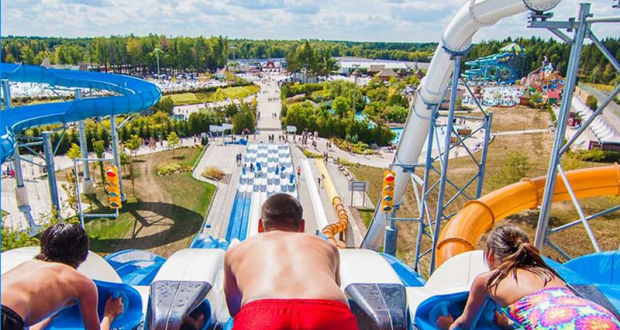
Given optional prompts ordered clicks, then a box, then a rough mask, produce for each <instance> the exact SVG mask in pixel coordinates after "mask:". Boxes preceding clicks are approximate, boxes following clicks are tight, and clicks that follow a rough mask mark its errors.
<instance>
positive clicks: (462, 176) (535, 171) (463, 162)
mask: <svg viewBox="0 0 620 330" xmlns="http://www.w3.org/2000/svg"><path fill="white" fill-rule="evenodd" d="M494 112H495V114H494V123H493V131H494V132H498V131H514V130H517V129H524V128H523V125H524V124H525V125H526V127H525V129H534V128H545V127H547V122H549V120H550V119H549V115H548V114H547V113H546V112H540V110H535V109H527V108H519V109H494ZM519 126H520V127H519ZM552 140H553V138H552V136H551V134H550V133H544V134H543V133H538V134H524V135H504V136H497V137H496V138H495V139H494V141H493V142H492V143H491V145H490V146H489V156H488V160H487V167H486V177H485V178H486V179H485V182H484V186H483V195H484V194H487V193H489V192H491V191H494V190H496V189H498V188H500V186H497V185H496V184H495V183H494V180H493V179H494V177H496V176H497V175H498V173H499V171H500V170H501V169H502V167H503V166H504V164H505V163H506V160H507V158H508V155H509V154H510V153H511V152H514V151H518V150H521V151H523V152H524V153H526V155H527V156H528V159H529V163H530V170H529V171H528V173H527V176H528V177H538V176H542V175H545V173H546V172H547V166H548V161H549V155H550V151H551V145H552ZM567 162H570V168H572V169H574V168H582V167H592V166H602V165H605V164H593V163H585V162H581V161H578V160H575V159H569V160H567ZM436 165H437V166H439V165H438V164H436ZM350 170H351V171H352V172H353V173H354V174H355V176H356V178H357V179H358V180H361V181H365V180H368V181H370V191H369V195H370V197H371V198H372V200H373V201H377V200H379V196H380V193H381V173H382V171H383V169H380V168H373V167H352V168H350ZM474 172H475V170H474V166H473V163H472V161H471V160H468V158H466V157H461V158H458V159H453V160H450V163H449V178H450V179H451V180H453V181H454V182H456V183H458V184H460V185H462V184H464V183H466V182H467V180H468V179H469V178H470V177H471V176H472V175H473V174H474ZM436 179H437V176H436V175H435V176H432V180H436ZM448 191H449V192H452V193H454V192H455V190H450V189H448ZM468 192H469V193H470V194H471V195H473V194H475V187H472V188H471V189H469V190H468ZM433 197H434V198H436V195H433ZM619 201H620V199H618V198H615V197H595V198H589V199H584V200H582V201H581V202H582V206H583V208H584V211H585V212H586V214H587V215H590V214H594V213H596V212H598V211H602V210H604V209H607V208H609V207H611V206H614V205H617V204H618V202H619ZM465 202H466V200H465V199H464V198H460V199H457V201H456V202H455V203H454V205H453V206H452V207H451V208H450V209H449V212H448V213H450V212H456V211H458V210H459V209H460V208H461V207H462V205H463V204H464V203H465ZM414 204H415V203H414V197H413V188H412V187H411V186H409V187H408V189H407V191H406V198H405V202H404V205H402V206H401V209H400V211H399V217H400V216H403V217H413V216H417V211H416V209H415V207H416V206H415V205H414ZM538 213H539V211H538V210H531V211H525V212H521V213H519V214H516V215H513V216H511V217H508V218H507V219H506V221H507V222H509V223H514V224H517V225H519V226H521V227H522V228H524V230H526V231H527V232H528V233H529V234H530V235H531V237H532V239H533V237H534V233H535V227H536V223H537V220H538ZM360 215H361V217H362V220H363V221H364V222H365V223H366V222H368V221H369V220H370V218H371V217H372V212H370V211H363V212H360ZM575 219H577V213H576V211H575V209H574V207H573V206H572V203H570V202H559V203H555V204H554V206H553V208H552V213H551V220H550V222H551V224H552V227H555V226H558V225H561V224H564V223H567V222H570V221H572V220H575ZM619 219H620V217H619V216H618V215H615V214H611V215H608V216H606V217H602V218H598V219H597V220H593V221H592V222H591V225H592V228H593V230H594V231H595V233H596V236H597V238H598V241H599V244H600V246H601V248H602V249H605V250H613V249H617V248H618V243H619V242H618V239H619V234H618V233H620V222H619V221H618V220H619ZM398 227H399V230H400V234H399V242H398V256H399V257H400V258H402V259H403V260H406V261H407V262H408V263H410V264H411V263H412V262H413V256H414V248H415V237H416V234H417V225H414V224H413V223H406V222H400V223H398ZM552 238H553V240H554V242H556V243H557V244H558V245H560V246H561V247H562V248H565V250H566V251H567V252H568V253H569V254H571V255H573V256H577V255H581V254H585V253H591V252H594V249H593V248H592V245H591V244H590V242H589V240H588V238H587V236H586V234H585V230H584V228H583V226H581V225H579V226H575V227H573V228H571V229H569V230H566V231H564V232H561V233H559V234H555V235H554V236H552ZM482 242H484V238H483V239H482V240H481V243H482ZM424 245H425V247H429V246H430V240H426V241H424ZM481 246H482V245H480V247H481ZM544 253H545V254H547V255H549V256H550V257H552V258H558V257H559V255H558V254H557V253H556V252H555V251H553V250H551V249H550V248H545V250H544ZM424 263H426V264H428V260H424V259H423V264H424Z"/></svg>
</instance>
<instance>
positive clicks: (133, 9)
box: [1, 0, 620, 42]
mask: <svg viewBox="0 0 620 330" xmlns="http://www.w3.org/2000/svg"><path fill="white" fill-rule="evenodd" d="M515 1H520V0H515ZM578 1H579V0H564V1H563V2H562V3H561V4H560V5H559V6H558V7H557V8H556V9H555V10H554V13H555V17H554V19H566V18H568V17H571V16H575V14H576V13H577V10H578ZM468 2H469V0H324V1H317V0H182V1H181V0H139V1H127V0H11V1H2V2H1V15H2V17H1V18H2V19H1V30H2V35H37V36H64V37H79V36H102V35H103V36H109V35H112V34H122V35H125V34H130V33H133V34H136V35H146V34H149V33H158V34H165V35H173V36H176V35H186V36H198V35H205V36H208V35H220V34H221V35H226V36H229V37H231V38H253V39H262V38H271V39H299V38H317V39H338V40H358V41H414V42H415V41H417V42H432V41H438V40H439V38H440V36H441V33H442V32H443V30H444V28H445V26H446V25H447V24H448V23H449V22H450V19H451V18H452V17H453V16H454V14H455V13H456V11H457V10H458V9H459V8H460V7H461V6H462V5H464V4H466V3H468ZM610 9H611V0H592V11H593V12H594V13H595V15H597V16H606V15H611V14H612V13H611V11H610ZM526 21H527V20H526V16H525V14H520V15H516V16H514V17H510V18H506V19H504V20H502V21H500V22H499V23H498V24H496V25H494V26H491V27H486V28H483V29H482V30H480V32H479V33H478V34H477V35H476V37H475V41H480V40H484V39H503V38H505V37H508V36H512V37H518V36H526V37H529V36H531V35H538V36H541V37H544V38H548V37H551V34H550V33H549V32H547V31H544V30H532V29H528V28H527V27H526ZM594 30H595V32H596V33H597V35H599V36H600V37H601V38H604V37H608V36H614V37H618V36H620V33H619V32H618V27H617V25H614V24H606V25H601V26H597V27H595V28H594Z"/></svg>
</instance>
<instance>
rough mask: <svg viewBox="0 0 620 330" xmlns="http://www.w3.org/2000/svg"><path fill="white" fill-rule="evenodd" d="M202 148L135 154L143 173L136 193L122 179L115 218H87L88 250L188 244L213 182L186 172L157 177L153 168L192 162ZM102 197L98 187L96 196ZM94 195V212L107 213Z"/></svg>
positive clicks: (164, 250)
mask: <svg viewBox="0 0 620 330" xmlns="http://www.w3.org/2000/svg"><path fill="white" fill-rule="evenodd" d="M201 151H202V149H200V148H189V149H179V150H176V151H175V153H174V157H173V156H172V152H171V151H167V152H160V153H156V154H151V155H147V156H140V157H137V159H136V162H135V163H134V166H135V168H136V170H138V171H139V170H142V171H146V173H140V176H139V177H138V178H137V179H136V181H135V190H136V193H135V195H134V194H133V193H132V185H131V182H130V181H129V180H125V181H124V191H125V193H126V194H127V202H125V203H124V204H123V208H122V209H121V213H120V215H119V217H118V219H89V220H87V223H86V231H87V233H88V235H89V237H90V241H91V250H92V251H95V252H97V253H100V254H104V255H105V254H108V253H113V252H116V251H119V250H124V249H143V250H148V251H151V252H154V253H156V254H159V255H162V256H165V257H167V256H169V255H171V254H172V253H174V252H175V251H178V250H180V249H182V248H187V247H189V244H190V242H191V240H192V239H193V238H194V236H195V235H196V233H198V231H199V230H200V228H201V225H202V222H203V219H204V215H205V213H206V211H207V209H208V208H209V204H210V203H211V200H212V198H213V194H214V192H215V186H213V185H210V184H208V183H205V182H202V181H198V180H195V179H194V178H193V177H192V174H191V172H186V173H176V174H172V175H169V176H164V177H158V176H156V175H155V169H156V168H157V165H158V164H162V163H169V162H175V163H178V164H180V165H182V166H192V165H194V163H195V162H196V160H197V158H198V157H199V156H200V154H201ZM146 169H149V170H150V171H148V170H146ZM104 199H105V196H104V195H103V193H102V192H99V193H98V198H97V200H104ZM97 200H95V201H94V203H95V207H94V209H93V211H92V212H93V213H112V210H110V209H109V208H107V207H106V206H104V205H102V203H100V202H98V201H97ZM103 204H107V202H104V203H103Z"/></svg>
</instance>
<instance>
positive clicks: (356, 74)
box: [353, 64, 361, 116]
mask: <svg viewBox="0 0 620 330" xmlns="http://www.w3.org/2000/svg"><path fill="white" fill-rule="evenodd" d="M353 67H354V68H355V70H354V71H353V116H355V114H356V113H357V111H356V109H355V103H356V102H357V77H358V76H359V75H360V74H361V72H360V71H359V70H358V68H359V67H360V65H359V64H353Z"/></svg>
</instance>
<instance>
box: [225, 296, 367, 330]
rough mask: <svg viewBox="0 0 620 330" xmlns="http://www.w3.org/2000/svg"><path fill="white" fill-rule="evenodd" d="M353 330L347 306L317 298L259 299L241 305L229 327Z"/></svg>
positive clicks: (352, 320) (354, 324) (257, 329)
mask: <svg viewBox="0 0 620 330" xmlns="http://www.w3.org/2000/svg"><path fill="white" fill-rule="evenodd" d="M245 329H248V330H249V329H254V330H261V329H270V330H285V329H286V330H314V329H317V330H318V329H321V330H357V319H356V318H355V316H354V315H353V314H352V313H351V311H350V310H349V306H347V305H345V304H343V303H341V302H337V301H332V300H321V299H263V300H256V301H251V302H249V303H247V304H245V305H244V306H243V307H242V308H241V311H239V313H238V314H237V315H236V316H235V318H234V321H233V330H245Z"/></svg>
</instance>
